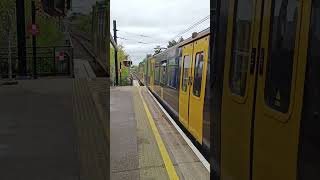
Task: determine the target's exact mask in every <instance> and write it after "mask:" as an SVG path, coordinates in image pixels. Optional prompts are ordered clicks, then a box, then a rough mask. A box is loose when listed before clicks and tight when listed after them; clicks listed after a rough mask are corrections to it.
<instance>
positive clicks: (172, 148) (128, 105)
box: [110, 82, 209, 180]
mask: <svg viewBox="0 0 320 180" xmlns="http://www.w3.org/2000/svg"><path fill="white" fill-rule="evenodd" d="M134 84H135V85H136V86H131V87H129V86H128V87H111V89H110V113H111V114H110V120H111V124H110V129H111V162H110V163H111V179H112V180H113V179H115V180H118V179H119V180H120V179H130V180H131V179H133V180H134V179H161V180H162V179H169V175H168V171H167V169H166V165H165V162H164V160H163V155H162V154H161V152H160V150H159V146H158V144H157V140H156V138H155V134H154V132H153V130H152V129H151V125H150V122H149V119H148V116H147V113H146V109H145V107H144V105H143V101H144V102H145V103H146V105H147V107H148V110H149V111H150V114H151V116H152V120H153V121H154V123H155V125H156V128H157V130H158V132H159V134H160V136H161V140H162V141H163V143H164V145H165V149H166V150H167V152H168V155H169V157H170V161H171V162H172V164H173V166H174V170H175V172H176V174H177V175H178V177H179V179H190V180H191V179H196V180H201V179H204V180H205V179H209V172H208V171H207V169H206V168H205V167H204V165H203V164H202V163H201V162H200V160H199V159H198V157H197V156H196V155H195V153H194V152H193V151H192V149H191V148H190V147H189V146H188V144H187V143H186V142H185V140H184V139H183V138H182V136H181V135H180V134H179V132H178V131H177V130H176V129H175V128H174V126H173V125H172V124H171V122H170V121H169V120H168V119H167V118H166V116H165V114H164V113H163V112H162V110H161V109H160V108H159V106H158V105H157V104H156V102H155V101H154V100H153V98H152V97H151V95H150V94H149V93H148V91H147V89H146V87H143V86H138V85H137V83H136V82H135V83H134ZM139 91H140V92H139ZM140 93H141V95H140ZM142 98H143V100H142Z"/></svg>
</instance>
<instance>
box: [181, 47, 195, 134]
mask: <svg viewBox="0 0 320 180" xmlns="http://www.w3.org/2000/svg"><path fill="white" fill-rule="evenodd" d="M192 56H193V43H190V44H187V45H185V46H183V47H182V66H181V75H180V90H179V91H180V92H179V120H180V121H181V123H182V124H183V125H184V126H185V127H186V128H187V129H188V128H189V96H190V86H191V65H192Z"/></svg>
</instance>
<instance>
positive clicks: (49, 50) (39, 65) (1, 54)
mask: <svg viewBox="0 0 320 180" xmlns="http://www.w3.org/2000/svg"><path fill="white" fill-rule="evenodd" d="M17 54H18V53H17V48H16V47H14V48H12V49H11V62H12V64H11V67H12V77H16V76H17V75H18V56H17ZM8 62H9V53H8V48H0V78H8V77H9V63H8ZM26 62H27V76H34V71H33V70H34V68H36V75H37V76H73V48H72V46H53V47H37V54H36V67H34V65H33V54H32V47H27V48H26Z"/></svg>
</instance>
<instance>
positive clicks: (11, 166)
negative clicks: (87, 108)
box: [0, 79, 79, 180]
mask: <svg viewBox="0 0 320 180" xmlns="http://www.w3.org/2000/svg"><path fill="white" fill-rule="evenodd" d="M72 119H73V112H72V80H71V79H59V80H47V79H46V80H25V81H19V84H18V85H11V86H0V179H1V180H57V179H59V180H77V179H78V175H79V168H78V164H79V162H78V157H77V153H76V151H77V136H76V129H75V126H74V123H73V120H72Z"/></svg>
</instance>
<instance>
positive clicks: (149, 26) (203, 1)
mask: <svg viewBox="0 0 320 180" xmlns="http://www.w3.org/2000/svg"><path fill="white" fill-rule="evenodd" d="M209 3H210V0H197V1H195V0H111V9H110V14H111V20H114V19H115V20H117V26H118V29H119V32H118V34H119V36H122V37H123V38H126V39H130V40H123V39H119V40H118V42H119V43H120V44H122V45H123V46H124V47H125V50H126V52H127V53H128V54H129V56H130V57H131V59H132V60H133V61H134V63H135V64H137V63H138V62H139V61H141V60H142V59H143V57H145V55H146V54H147V53H153V52H154V49H153V48H154V47H155V46H157V45H163V46H164V45H166V43H167V41H168V40H170V39H171V38H173V37H174V36H175V35H177V34H178V33H180V32H181V31H183V30H185V29H186V28H188V27H189V26H190V25H192V24H193V23H195V22H197V21H198V20H200V19H202V18H203V17H205V16H207V15H209V13H210V4H209ZM111 22H112V21H111ZM206 27H209V20H207V21H206V22H204V23H203V24H201V25H200V26H199V27H196V28H194V29H192V30H191V31H190V32H188V33H186V34H184V35H183V37H184V38H187V37H189V36H190V35H191V33H192V32H194V31H201V30H203V29H205V28H206ZM110 31H111V32H112V26H111V27H110ZM129 32H130V33H135V34H142V35H146V36H150V37H152V38H147V37H141V36H136V35H134V34H130V33H129ZM138 41H140V42H145V43H148V44H147V45H145V44H138V43H137V42H138Z"/></svg>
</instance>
